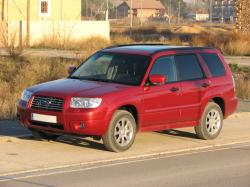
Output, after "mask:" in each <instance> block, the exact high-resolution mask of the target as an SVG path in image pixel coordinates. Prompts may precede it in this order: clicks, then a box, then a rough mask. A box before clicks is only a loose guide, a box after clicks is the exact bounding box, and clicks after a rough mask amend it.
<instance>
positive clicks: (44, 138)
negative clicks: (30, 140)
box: [31, 129, 60, 141]
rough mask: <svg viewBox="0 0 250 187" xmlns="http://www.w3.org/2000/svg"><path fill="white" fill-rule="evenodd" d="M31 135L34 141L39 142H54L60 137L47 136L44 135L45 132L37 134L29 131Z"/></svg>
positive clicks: (34, 131)
mask: <svg viewBox="0 0 250 187" xmlns="http://www.w3.org/2000/svg"><path fill="white" fill-rule="evenodd" d="M31 133H32V135H33V137H34V139H35V140H39V141H44V140H47V141H48V140H52V141H55V140H56V139H57V138H58V137H59V136H60V135H56V134H49V133H45V132H39V131H37V130H33V129H32V130H31Z"/></svg>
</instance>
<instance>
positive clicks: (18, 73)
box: [0, 57, 80, 119]
mask: <svg viewBox="0 0 250 187" xmlns="http://www.w3.org/2000/svg"><path fill="white" fill-rule="evenodd" d="M79 63H80V62H78V61H72V60H71V61H69V60H63V59H37V58H36V59H26V60H24V59H13V58H5V57H1V58H0V119H9V118H14V117H15V115H16V114H15V111H16V103H17V101H18V99H19V98H20V96H21V93H22V91H23V90H24V89H25V88H27V87H30V86H32V85H35V84H38V83H42V82H46V81H50V80H55V79H59V78H62V77H66V76H67V67H68V66H70V65H78V64H79Z"/></svg>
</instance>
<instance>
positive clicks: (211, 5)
mask: <svg viewBox="0 0 250 187" xmlns="http://www.w3.org/2000/svg"><path fill="white" fill-rule="evenodd" d="M212 22H213V0H210V23H211V24H212Z"/></svg>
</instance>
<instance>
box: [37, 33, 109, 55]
mask: <svg viewBox="0 0 250 187" xmlns="http://www.w3.org/2000/svg"><path fill="white" fill-rule="evenodd" d="M109 43H110V42H109V41H108V40H106V39H105V38H102V37H90V38H84V39H79V40H73V39H70V38H67V37H60V36H57V35H51V36H46V37H44V38H43V39H41V40H40V41H38V42H37V43H35V44H34V47H37V48H52V49H67V50H85V51H96V50H99V49H102V48H104V47H106V46H107V45H109Z"/></svg>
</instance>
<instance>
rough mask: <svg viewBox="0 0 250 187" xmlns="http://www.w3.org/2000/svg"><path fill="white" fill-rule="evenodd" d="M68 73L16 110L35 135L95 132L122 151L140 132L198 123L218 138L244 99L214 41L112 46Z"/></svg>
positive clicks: (205, 134) (32, 92) (207, 135)
mask: <svg viewBox="0 0 250 187" xmlns="http://www.w3.org/2000/svg"><path fill="white" fill-rule="evenodd" d="M69 73H70V76H69V77H68V78H66V79H60V80H56V81H52V82H48V83H43V84H39V85H36V86H33V87H30V88H28V89H27V90H25V91H24V92H23V94H22V98H21V99H20V101H19V103H18V107H17V108H18V114H17V115H18V118H19V121H20V122H21V123H22V124H24V125H25V126H26V127H27V128H29V129H30V130H31V131H32V132H33V135H34V136H35V137H36V138H47V139H56V138H57V137H58V136H60V135H63V134H72V135H76V136H91V137H94V138H95V139H101V138H102V140H103V143H104V145H105V146H106V148H107V149H108V150H110V151H115V152H120V151H124V150H127V149H128V148H129V147H130V146H131V145H132V144H133V142H134V139H135V135H136V133H137V132H145V131H160V130H165V129H172V128H180V127H191V126H194V128H195V131H196V133H197V135H198V137H199V138H202V139H214V138H216V137H217V136H218V135H219V133H220V131H221V129H222V124H223V119H225V118H226V117H228V116H229V115H230V114H232V113H234V112H235V110H236V108H237V103H238V100H237V98H236V96H235V88H234V81H233V78H232V74H231V71H230V69H229V67H228V65H227V64H226V63H225V61H224V58H223V56H222V55H221V53H220V52H219V51H218V50H216V49H213V48H201V47H177V46H165V45H153V44H151V45H122V46H115V47H109V48H106V49H103V50H101V51H99V52H97V53H95V54H94V55H93V56H91V57H90V58H88V59H87V60H86V61H85V62H84V63H82V65H80V66H79V67H78V68H72V67H71V68H69Z"/></svg>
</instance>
